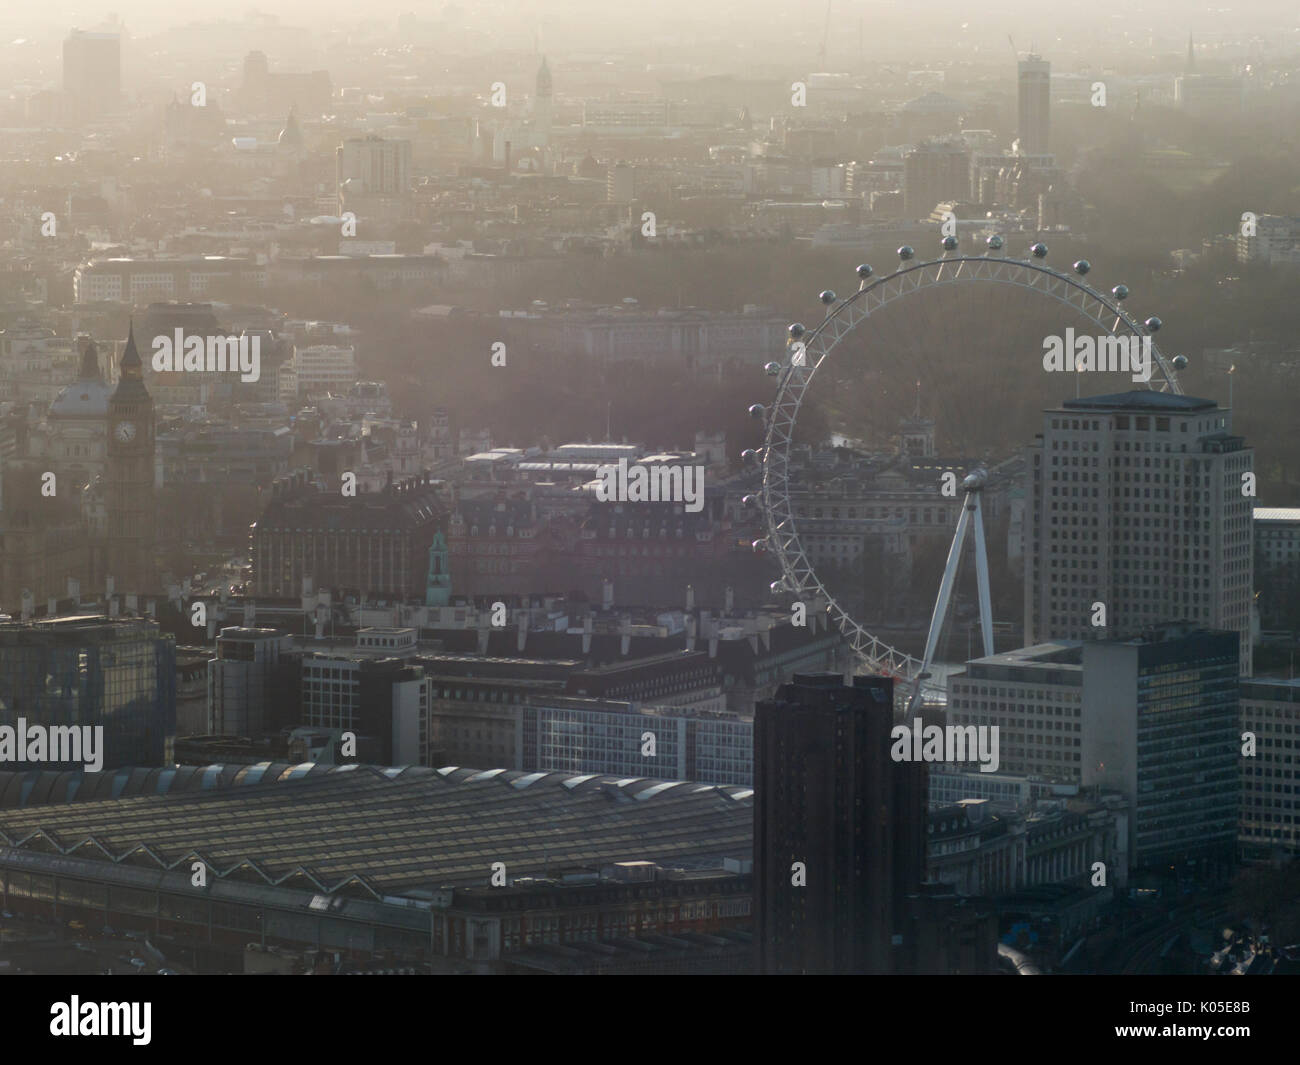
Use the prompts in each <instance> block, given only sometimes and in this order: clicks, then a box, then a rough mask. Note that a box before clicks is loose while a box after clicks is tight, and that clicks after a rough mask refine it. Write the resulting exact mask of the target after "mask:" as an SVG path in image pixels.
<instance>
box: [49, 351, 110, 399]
mask: <svg viewBox="0 0 1300 1065" xmlns="http://www.w3.org/2000/svg"><path fill="white" fill-rule="evenodd" d="M112 394H113V390H112V389H111V388H109V387H108V385H106V384H105V383H104V378H103V377H102V375H101V374H100V371H99V349H98V348H96V347H95V342H94V341H93V340H92V341H91V342H90V343H89V344H87V345H86V350H85V351H83V352H82V353H81V372H80V373H79V374H78V375H77V379H76V380H75V381H73V382H72V384H70V385H68V386H67V387H66V388H64V389H63V390H62V391H61V392H60V393H59V394H58V395H57V396H56V397H55V398H54V402H53V403H51V404H50V409H49V414H48V416H49V417H51V418H106V417H107V416H108V399H109V396H111V395H112Z"/></svg>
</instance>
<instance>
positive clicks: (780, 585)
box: [767, 577, 790, 595]
mask: <svg viewBox="0 0 1300 1065" xmlns="http://www.w3.org/2000/svg"><path fill="white" fill-rule="evenodd" d="M767 587H768V589H769V590H770V591H771V592H772V594H773V595H780V594H781V593H782V592H788V591H789V590H790V585H789V584H787V583H786V580H785V578H784V577H782V578H781V579H780V580H776V581H773V582H772V583H771V584H769V585H768V586H767Z"/></svg>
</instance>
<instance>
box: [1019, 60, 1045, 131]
mask: <svg viewBox="0 0 1300 1065" xmlns="http://www.w3.org/2000/svg"><path fill="white" fill-rule="evenodd" d="M1016 81H1017V90H1018V91H1017V96H1016V102H1017V107H1016V137H1017V138H1018V139H1019V141H1020V150H1021V151H1022V152H1024V153H1026V154H1030V155H1033V154H1037V153H1040V152H1046V151H1049V148H1048V140H1049V137H1050V133H1051V124H1052V114H1051V103H1052V64H1051V63H1049V62H1048V61H1047V60H1046V59H1043V58H1042V57H1041V56H1036V55H1029V56H1026V57H1025V58H1024V59H1022V60H1020V63H1019V65H1018V69H1017V79H1016Z"/></svg>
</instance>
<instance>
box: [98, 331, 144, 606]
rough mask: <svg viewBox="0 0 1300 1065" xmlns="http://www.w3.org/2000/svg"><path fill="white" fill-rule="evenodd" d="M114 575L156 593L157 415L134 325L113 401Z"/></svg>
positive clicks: (109, 474)
mask: <svg viewBox="0 0 1300 1065" xmlns="http://www.w3.org/2000/svg"><path fill="white" fill-rule="evenodd" d="M104 480H105V488H106V495H107V500H106V502H107V509H108V563H107V566H108V575H109V576H111V577H112V578H113V580H114V588H115V589H116V590H117V591H122V592H143V591H150V590H153V586H154V582H155V563H154V489H153V486H154V414H153V398H152V397H151V396H150V395H149V392H148V391H147V390H146V389H145V387H144V367H143V366H142V365H141V362H140V353H139V352H138V351H137V350H136V346H135V329H134V326H132V328H131V330H130V331H129V333H128V335H127V338H126V349H125V350H124V351H123V352H122V362H121V373H120V376H119V379H118V382H117V388H116V389H115V390H114V391H113V395H112V396H111V397H110V398H109V401H108V454H107V461H106V464H105V477H104Z"/></svg>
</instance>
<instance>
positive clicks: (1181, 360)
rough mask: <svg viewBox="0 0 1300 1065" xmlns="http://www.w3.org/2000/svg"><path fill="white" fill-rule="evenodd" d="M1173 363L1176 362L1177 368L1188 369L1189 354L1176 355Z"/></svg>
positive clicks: (1175, 367) (1175, 366)
mask: <svg viewBox="0 0 1300 1065" xmlns="http://www.w3.org/2000/svg"><path fill="white" fill-rule="evenodd" d="M1173 364H1174V369H1175V370H1186V369H1187V356H1186V355H1175V356H1174V358H1173Z"/></svg>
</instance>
